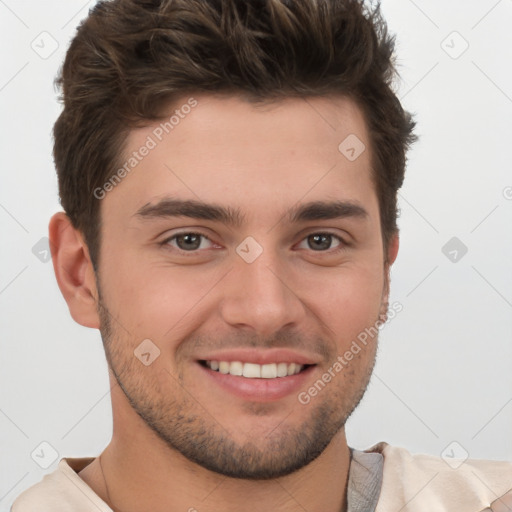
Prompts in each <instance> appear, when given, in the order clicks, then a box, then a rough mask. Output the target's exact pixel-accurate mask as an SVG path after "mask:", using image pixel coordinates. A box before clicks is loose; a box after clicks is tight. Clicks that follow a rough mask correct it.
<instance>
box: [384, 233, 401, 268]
mask: <svg viewBox="0 0 512 512" xmlns="http://www.w3.org/2000/svg"><path fill="white" fill-rule="evenodd" d="M399 246H400V237H399V236H398V231H396V232H395V233H394V234H393V235H392V236H391V239H390V240H389V245H388V248H387V251H388V254H387V256H388V260H387V263H388V265H389V266H391V265H393V263H394V262H395V260H396V257H397V256H398V248H399Z"/></svg>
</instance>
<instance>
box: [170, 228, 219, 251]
mask: <svg viewBox="0 0 512 512" xmlns="http://www.w3.org/2000/svg"><path fill="white" fill-rule="evenodd" d="M203 240H206V241H207V244H211V243H212V242H211V241H210V239H209V238H208V237H206V236H205V235H202V234H201V233H192V232H189V233H178V234H176V235H174V236H172V237H170V238H168V239H167V240H165V242H164V243H165V244H167V245H170V246H171V247H175V248H177V249H179V250H180V251H185V252H192V251H197V250H198V249H205V248H207V247H209V246H207V247H204V244H203Z"/></svg>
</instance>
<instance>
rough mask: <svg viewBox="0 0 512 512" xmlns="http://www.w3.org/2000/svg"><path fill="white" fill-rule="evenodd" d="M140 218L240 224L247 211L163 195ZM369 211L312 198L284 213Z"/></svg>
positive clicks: (334, 215) (361, 215)
mask: <svg viewBox="0 0 512 512" xmlns="http://www.w3.org/2000/svg"><path fill="white" fill-rule="evenodd" d="M134 216H135V217H138V218H140V219H153V218H168V217H190V218H194V219H201V220H211V221H217V222H222V223H224V224H227V225H229V226H233V227H239V226H241V225H242V224H243V222H244V220H245V215H244V214H242V212H241V211H240V209H238V208H230V207H225V206H221V205H217V204H212V203H204V202H201V201H196V200H181V199H173V198H164V199H161V200H160V201H158V202H157V203H155V204H150V203H148V204H146V205H144V206H142V207H141V208H140V209H139V210H137V212H136V213H135V214H134ZM368 216H369V215H368V212H367V211H366V210H365V209H364V208H363V207H362V206H361V205H360V204H357V203H355V202H352V201H312V202H309V203H305V204H300V205H297V206H294V207H293V208H291V209H290V210H289V211H288V212H287V213H286V215H285V219H286V220H287V221H288V222H289V223H292V224H293V223H298V222H305V221H312V220H333V219H342V218H356V219H366V218H368Z"/></svg>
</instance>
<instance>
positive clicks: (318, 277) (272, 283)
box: [49, 95, 398, 512]
mask: <svg viewBox="0 0 512 512" xmlns="http://www.w3.org/2000/svg"><path fill="white" fill-rule="evenodd" d="M194 98H195V99H196V100H197V101H198V105H197V106H196V107H195V108H194V109H193V110H192V111H191V112H190V114H188V115H187V116H186V117H185V118H184V119H182V120H180V123H179V125H178V126H176V127H175V128H174V129H173V130H172V131H171V132H170V133H169V134H167V135H165V137H164V138H163V140H162V141H161V142H159V143H158V145H157V146H156V147H155V148H154V149H152V150H151V151H150V152H149V154H148V155H147V156H145V157H144V158H143V159H142V161H141V162H140V163H139V164H138V165H137V167H136V169H134V170H133V171H132V172H131V173H130V174H129V175H128V176H127V177H126V178H124V179H123V180H122V182H121V183H120V184H118V185H117V186H116V187H114V188H113V190H111V191H110V192H108V193H107V194H106V197H105V198H104V199H102V200H101V218H102V228H101V229H102V242H101V249H100V258H99V268H98V275H95V272H94V270H93V267H92V264H91V261H90V257H89V253H88V250H87V245H86V244H85V242H84V239H83V237H82V235H81V233H80V232H79V231H76V230H75V229H74V228H73V227H72V226H71V225H70V222H69V219H68V218H67V216H66V215H65V214H64V213H62V212H61V213H57V214H55V215H54V216H53V217H52V219H51V221H50V226H49V228H50V240H51V242H52V246H53V247H54V250H53V262H54V268H55V273H56V277H57V280H58V283H59V286H60V289H61V291H62V293H63V295H64V297H65V299H66V301H67V303H68V306H69V309H70V312H71V315H72V316H73V318H74V319H75V321H77V322H78V323H79V324H81V325H84V326H87V327H92V328H97V329H100V328H101V331H102V336H103V339H104V344H105V350H106V355H107V360H108V362H109V375H110V383H111V398H112V409H113V424H114V429H113V436H112V440H111V442H110V444H109V445H108V446H107V447H106V449H105V450H104V452H103V453H102V455H101V466H102V468H103V473H102V471H101V467H100V464H99V460H98V459H95V460H94V461H93V462H92V463H91V464H89V465H88V466H87V467H86V468H85V469H83V470H82V471H81V472H80V473H79V474H80V477H81V478H83V480H84V481H85V482H86V483H87V484H88V485H89V486H90V487H91V488H92V489H93V490H94V491H95V492H96V493H97V494H98V495H99V496H100V497H101V498H102V499H103V500H105V501H106V502H107V503H108V504H109V505H110V506H111V507H112V508H113V509H114V510H119V511H122V512H130V511H136V510H141V509H142V508H144V509H148V510H149V509H151V510H154V511H156V512H159V511H164V510H165V511H166V512H169V511H170V512H173V511H184V510H190V509H197V510H198V511H200V512H203V511H216V512H222V511H227V510H234V509H236V510H239V511H253V510H254V503H255V502H256V503H258V509H260V510H276V511H299V510H304V509H306V510H308V511H310V512H314V511H326V510H333V511H334V510H336V511H339V510H345V508H346V486H347V479H348V470H349V463H350V457H349V450H348V446H347V441H346V438H345V429H344V424H345V421H346V419H347V418H348V416H349V415H350V414H351V413H352V411H353V410H354V408H355V407H356V406H357V404H358V403H359V400H360V399H361V397H362V395H363V393H364V391H365V389H366V386H367V384H368V380H369V378H370V375H371V371H372V369H373V364H374V361H375V353H376V344H377V340H376V339H373V340H372V341H371V342H370V343H368V345H367V346H366V347H364V349H363V350H361V352H360V353H359V354H358V355H357V356H355V357H354V359H352V361H350V363H349V364H348V365H347V366H346V367H345V368H344V369H343V371H341V372H339V373H338V374H337V375H336V377H335V378H333V379H332V381H331V382H330V383H328V384H327V385H326V386H325V387H324V388H323V389H322V390H321V392H319V393H318V395H317V396H315V397H314V399H312V400H311V402H310V403H309V404H307V405H303V404H301V403H300V402H299V401H298V399H297V395H298V392H299V391H307V390H308V389H309V388H310V387H311V386H312V385H313V384H314V383H315V382H316V381H317V380H318V379H319V378H321V377H322V374H324V373H325V372H326V371H327V370H328V369H329V368H330V367H332V365H333V363H334V362H335V361H336V357H337V356H338V355H342V354H344V353H345V352H346V351H347V350H348V349H349V348H350V345H351V343H352V341H353V340H355V339H356V338H357V335H358V334H359V333H361V332H362V331H364V330H365V328H368V327H371V326H373V325H375V322H376V321H377V320H379V318H380V317H382V315H385V312H386V309H387V299H388V291H389V266H390V265H391V264H392V263H393V262H394V260H395V258H396V255H397V252H398V236H397V235H395V236H394V237H393V238H392V241H391V243H390V245H389V247H388V248H387V249H386V250H387V255H386V256H387V258H385V253H384V248H383V243H382V233H381V228H380V218H379V209H378V199H377V196H376V193H375V188H374V184H373V182H372V178H371V174H370V169H371V155H370V149H369V148H370V142H369V138H368V133H367V129H366V125H365V121H364V119H363V116H362V114H361V112H360V110H359V109H358V107H357V106H356V105H355V104H354V103H353V102H352V101H351V100H349V99H347V98H343V97H335V98H327V97H322V98H310V99H307V100H304V99H292V98H289V99H286V100H280V101H279V102H277V103H274V104H272V105H254V104H250V103H248V102H246V101H244V100H243V99H241V98H238V97H234V96H229V97H221V96H212V95H195V96H194ZM186 100H187V98H184V99H183V101H182V102H181V103H180V102H177V104H178V105H179V104H184V103H185V102H186ZM175 108H176V105H174V106H173V108H170V109H169V112H170V114H171V113H172V112H173V110H174V109H175ZM170 114H169V115H170ZM158 124H159V123H154V124H152V125H150V126H147V127H144V128H137V129H134V130H132V132H131V133H130V135H129V137H128V140H127V144H126V148H125V153H126V154H125V155H124V156H127V157H128V156H129V155H130V154H131V152H132V151H135V150H137V149H138V148H140V147H141V146H142V145H144V142H145V141H146V140H147V137H148V136H151V134H152V133H154V129H155V127H157V126H158ZM349 134H356V135H357V137H358V138H359V139H360V140H361V141H363V143H364V144H365V146H366V150H365V151H363V152H362V154H361V155H360V156H359V157H358V158H357V159H356V160H354V161H349V160H348V159H347V158H346V157H345V156H344V155H343V154H341V153H340V151H339V150H338V146H339V144H340V143H341V142H342V141H343V140H344V139H345V138H346V137H347V136H348V135H349ZM171 196H172V197H173V198H177V199H183V200H196V201H202V202H206V203H214V204H216V205H221V206H224V207H226V208H231V209H239V211H240V213H241V215H243V216H244V218H243V220H242V222H240V224H239V225H236V226H234V225H228V224H226V223H224V222H223V221H219V220H211V219H208V220H205V219H197V218H190V217H185V216H181V217H144V218H142V217H141V216H138V215H136V212H137V211H138V210H139V209H141V208H142V207H144V206H147V205H154V204H156V203H157V202H158V201H160V200H162V199H163V198H165V197H171ZM333 200H339V201H346V202H350V203H351V204H355V205H358V206H359V207H361V208H363V209H364V211H365V212H366V214H365V215H364V216H347V217H343V218H334V219H323V220H306V221H301V222H295V223H292V222H289V220H288V219H287V217H286V214H287V212H288V211H289V210H290V209H292V208H294V207H297V206H301V205H303V204H305V203H309V202H311V201H333ZM178 233H181V234H184V233H200V234H203V235H204V236H205V237H208V238H201V239H200V240H201V244H200V246H199V248H196V249H195V250H193V251H190V250H189V251H186V249H187V245H186V243H185V244H184V243H183V239H181V245H180V243H179V241H178V239H176V238H173V239H171V240H169V239H170V238H171V237H172V236H173V235H176V234H178ZM318 233H328V234H331V235H334V236H333V237H332V238H329V237H327V239H323V241H324V242H325V244H324V243H319V242H318V241H317V242H316V244H315V240H314V239H312V237H311V236H310V235H315V234H318ZM249 236H250V237H253V238H254V239H255V240H256V241H257V243H258V244H259V246H260V247H261V248H262V249H263V252H262V253H261V254H260V255H259V256H258V257H257V258H256V259H255V260H254V261H253V262H252V263H248V262H246V261H245V260H244V259H243V258H242V257H240V255H239V254H238V253H237V252H236V248H237V247H238V246H239V245H240V244H241V242H242V241H244V240H245V239H246V237H249ZM337 237H340V238H337ZM166 240H167V242H166V243H165V241H166ZM319 246H320V247H321V249H320V250H319ZM180 247H181V249H182V251H179V248H180ZM194 247H196V246H194ZM339 248H341V250H340V251H338V252H336V250H337V249H339ZM315 249H316V250H315ZM145 339H150V340H152V343H154V344H155V345H156V346H157V347H158V348H159V350H160V356H159V357H158V358H156V359H155V360H154V361H153V362H152V363H151V364H150V365H149V366H145V365H143V364H142V363H141V362H140V361H139V359H137V358H136V357H135V356H134V350H135V349H136V348H137V347H138V346H139V344H140V343H141V341H142V340H145ZM248 347H252V348H255V349H256V350H258V351H260V352H263V351H265V350H268V349H270V348H275V347H279V348H287V349H290V350H292V351H296V352H297V353H300V354H301V355H302V356H304V357H306V358H308V360H311V361H313V362H314V365H313V366H312V367H311V368H310V369H309V370H308V373H307V376H306V377H305V378H303V380H302V381H301V385H300V388H299V389H295V390H294V391H293V392H292V393H289V394H287V395H286V396H284V397H280V398H279V399H274V400H259V399H257V398H254V399H251V400H247V399H243V398H241V397H240V396H237V395H235V394H233V393H231V392H230V391H227V390H226V389H225V388H223V387H222V386H220V385H218V383H217V380H216V377H214V378H213V379H212V378H210V375H209V374H208V375H207V371H206V370H205V369H204V368H203V367H202V366H201V365H200V364H199V363H198V359H200V358H202V357H206V356H205V355H208V354H212V353H214V352H215V351H219V350H223V349H225V348H229V349H232V348H244V349H245V348H248ZM239 378H240V379H242V377H239ZM127 396H129V397H130V400H131V402H130V400H129V399H128V397H127ZM150 425H152V426H150ZM182 434H183V435H182ZM198 443H201V446H199V448H198ZM236 468H239V471H240V472H243V473H244V475H245V476H244V478H235V477H233V476H232V475H231V474H230V472H236V471H237V469H236ZM226 475H228V476H226ZM105 482H106V484H105Z"/></svg>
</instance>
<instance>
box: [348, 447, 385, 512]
mask: <svg viewBox="0 0 512 512" xmlns="http://www.w3.org/2000/svg"><path fill="white" fill-rule="evenodd" d="M350 455H351V461H350V470H349V477H348V489H347V503H348V507H347V511H348V512H375V508H376V506H377V501H378V500H379V495H380V488H381V485H382V474H383V473H382V472H383V465H384V457H383V456H382V455H381V454H380V453H371V452H361V451H359V450H355V449H353V448H350Z"/></svg>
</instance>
